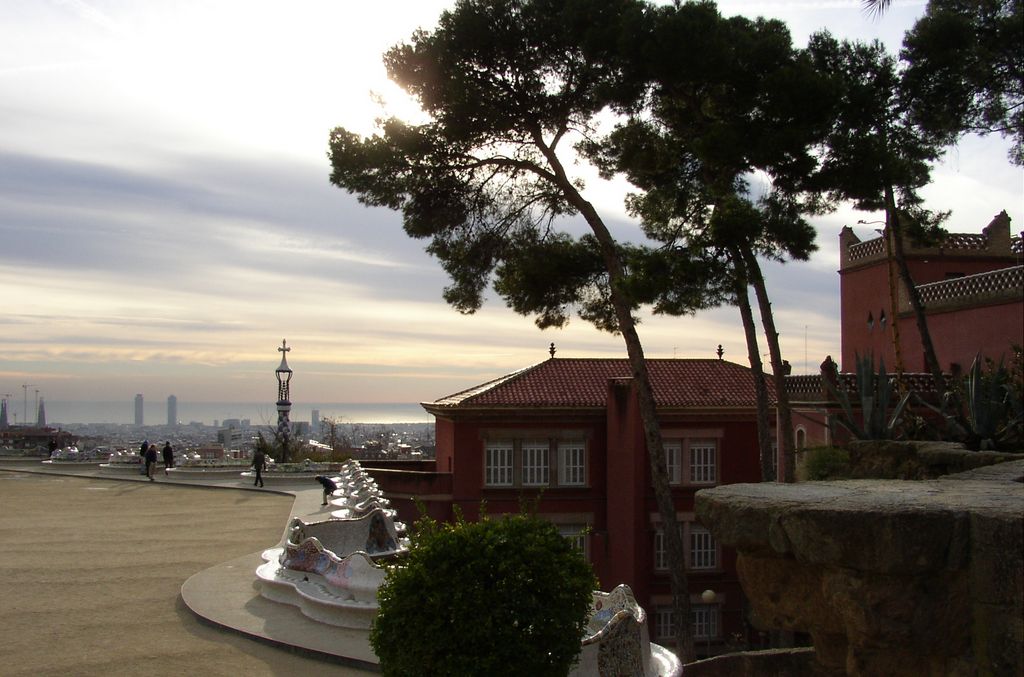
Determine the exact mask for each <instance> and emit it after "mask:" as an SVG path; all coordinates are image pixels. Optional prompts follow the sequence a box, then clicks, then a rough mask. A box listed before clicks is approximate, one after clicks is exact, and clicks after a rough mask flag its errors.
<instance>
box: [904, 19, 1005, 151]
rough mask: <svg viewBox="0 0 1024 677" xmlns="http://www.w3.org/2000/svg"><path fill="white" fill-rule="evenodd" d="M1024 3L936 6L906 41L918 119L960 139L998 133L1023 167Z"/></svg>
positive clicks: (940, 134)
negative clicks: (1009, 141) (1010, 141)
mask: <svg viewBox="0 0 1024 677" xmlns="http://www.w3.org/2000/svg"><path fill="white" fill-rule="evenodd" d="M1022 7H1024V3H1022V1H1021V0H930V2H929V3H928V9H927V10H926V12H925V14H924V16H923V17H921V19H919V20H918V22H917V23H916V24H915V25H914V27H913V29H912V30H910V31H909V32H908V33H907V34H906V37H905V38H904V41H903V51H902V52H901V58H902V59H903V60H904V61H906V62H907V64H908V68H907V71H906V84H907V89H908V91H909V93H910V94H911V95H912V100H911V103H912V108H913V114H914V119H915V120H916V122H917V123H918V124H920V126H921V127H922V128H924V129H926V130H927V131H928V132H929V133H931V134H934V135H936V136H938V137H939V138H943V139H945V140H946V141H947V142H952V141H954V140H955V139H956V138H957V137H959V136H961V135H962V134H965V133H969V132H979V133H982V134H985V133H990V132H999V133H1001V134H1003V135H1004V136H1010V137H1012V138H1013V140H1014V144H1013V145H1012V147H1011V150H1010V159H1011V160H1012V161H1013V162H1014V163H1016V164H1018V165H1019V164H1024V9H1022Z"/></svg>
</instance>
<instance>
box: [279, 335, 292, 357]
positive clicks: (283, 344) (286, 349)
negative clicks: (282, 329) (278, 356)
mask: <svg viewBox="0 0 1024 677" xmlns="http://www.w3.org/2000/svg"><path fill="white" fill-rule="evenodd" d="M277 350H278V352H281V353H288V352H291V350H292V349H291V348H289V347H288V341H286V340H285V339H281V347H280V348H278V349H277ZM282 357H284V355H282Z"/></svg>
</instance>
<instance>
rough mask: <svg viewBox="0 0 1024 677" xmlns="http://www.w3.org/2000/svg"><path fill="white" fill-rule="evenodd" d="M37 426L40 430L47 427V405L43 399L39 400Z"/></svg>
mask: <svg viewBox="0 0 1024 677" xmlns="http://www.w3.org/2000/svg"><path fill="white" fill-rule="evenodd" d="M36 426H37V427H39V428H45V427H46V405H44V404H43V398H41V397H40V398H39V413H38V414H36Z"/></svg>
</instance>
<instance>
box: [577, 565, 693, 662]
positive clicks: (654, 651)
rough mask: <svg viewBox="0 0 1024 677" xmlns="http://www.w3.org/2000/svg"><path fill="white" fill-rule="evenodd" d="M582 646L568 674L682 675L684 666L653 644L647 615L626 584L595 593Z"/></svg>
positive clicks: (669, 653) (671, 654) (667, 652)
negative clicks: (609, 590)
mask: <svg viewBox="0 0 1024 677" xmlns="http://www.w3.org/2000/svg"><path fill="white" fill-rule="evenodd" d="M582 644H583V648H582V650H581V651H580V656H579V662H577V663H576V666H575V667H574V668H573V670H572V672H570V673H569V674H570V675H573V676H574V677H583V676H584V675H616V676H617V677H653V676H654V675H665V676H666V677H668V676H670V675H681V674H682V664H680V663H679V660H678V659H677V658H676V657H675V654H673V653H672V652H670V651H668V650H667V649H664V648H663V647H660V646H658V645H657V644H651V640H650V635H649V630H648V627H647V613H646V612H645V611H644V610H643V607H641V606H640V605H639V604H637V601H636V598H635V597H633V591H632V590H630V588H629V586H628V585H625V584H623V585H619V586H617V587H616V588H615V589H614V590H612V591H611V592H600V591H595V592H594V595H593V600H592V606H591V609H590V617H589V618H588V619H587V634H586V635H585V636H584V637H583V640H582Z"/></svg>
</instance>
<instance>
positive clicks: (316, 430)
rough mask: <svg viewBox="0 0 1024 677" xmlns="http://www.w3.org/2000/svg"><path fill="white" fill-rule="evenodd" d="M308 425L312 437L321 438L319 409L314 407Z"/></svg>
mask: <svg viewBox="0 0 1024 677" xmlns="http://www.w3.org/2000/svg"><path fill="white" fill-rule="evenodd" d="M309 425H310V430H312V435H313V437H315V438H316V439H317V440H319V439H320V438H321V436H322V434H321V432H320V410H319V409H314V410H313V415H312V416H311V417H310V419H309Z"/></svg>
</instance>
